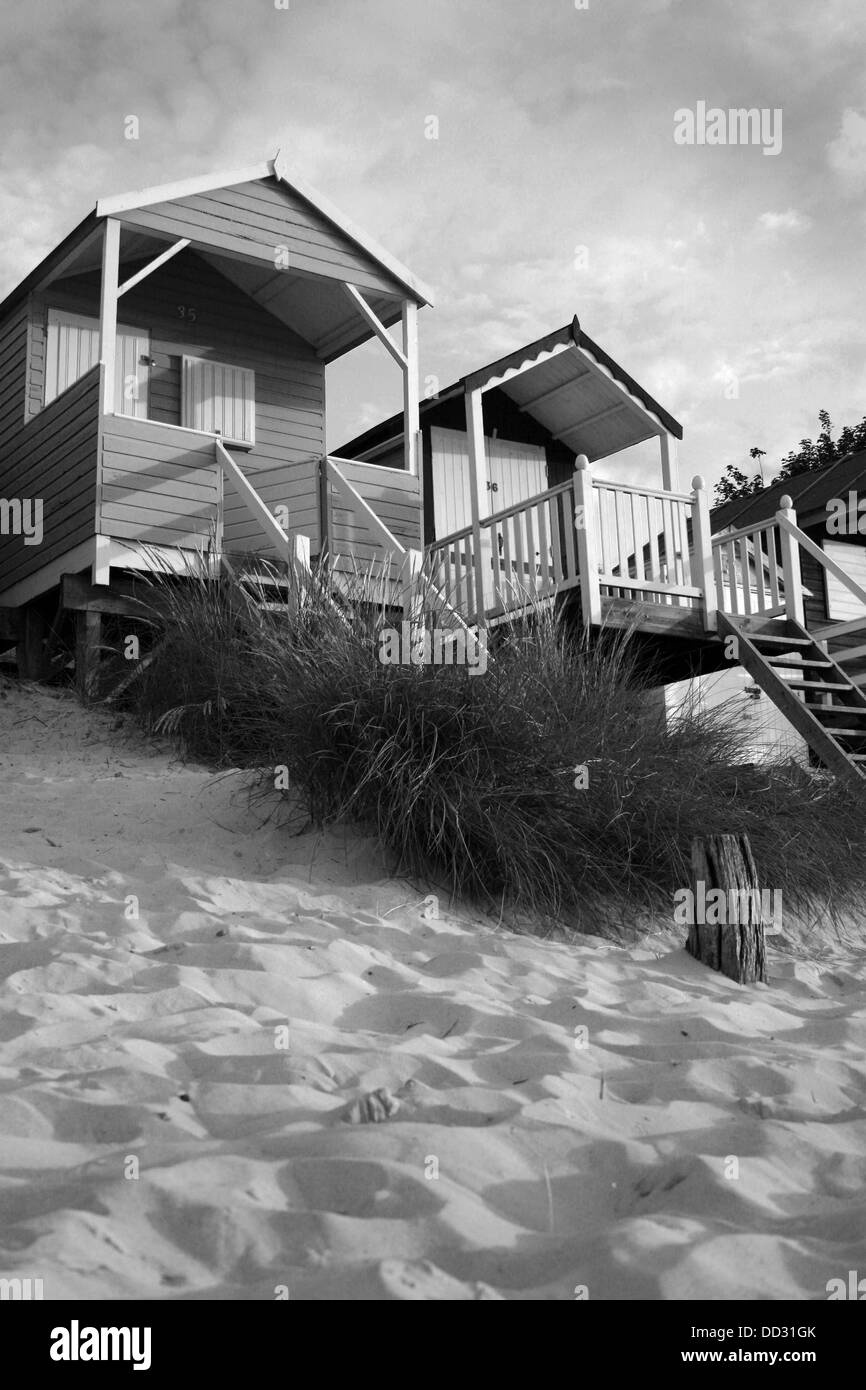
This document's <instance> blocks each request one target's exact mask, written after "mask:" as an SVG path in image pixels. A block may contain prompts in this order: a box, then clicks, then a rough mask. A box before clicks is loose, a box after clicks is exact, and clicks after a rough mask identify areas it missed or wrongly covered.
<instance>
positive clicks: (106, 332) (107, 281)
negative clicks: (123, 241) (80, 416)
mask: <svg viewBox="0 0 866 1390" xmlns="http://www.w3.org/2000/svg"><path fill="white" fill-rule="evenodd" d="M119 270H120V223H119V222H118V221H117V218H115V217H106V219H105V230H104V232H103V239H102V290H101V294H100V302H99V360H100V362H101V363H102V364H103V379H102V413H103V415H110V414H111V413H112V412H113V410H114V358H115V349H116V346H117V279H118V273H119Z"/></svg>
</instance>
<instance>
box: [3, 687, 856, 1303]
mask: <svg viewBox="0 0 866 1390" xmlns="http://www.w3.org/2000/svg"><path fill="white" fill-rule="evenodd" d="M114 723H115V721H114V719H113V717H111V716H109V715H105V714H103V713H98V714H93V713H88V712H85V711H82V710H80V709H79V708H78V707H77V706H76V705H75V704H74V702H73V701H72V699H71V698H70V697H69V696H66V695H60V694H56V693H51V692H46V691H36V690H26V689H19V688H17V687H16V686H14V685H12V684H10V683H8V682H7V683H4V682H3V680H2V678H0V749H2V752H0V771H2V780H3V797H2V813H0V967H2V968H0V979H2V985H0V990H2V993H0V1043H2V1047H0V1136H2V1138H0V1209H2V1221H0V1273H2V1274H3V1275H6V1276H9V1277H11V1276H14V1275H16V1274H18V1275H20V1276H22V1277H27V1276H29V1277H40V1278H42V1279H43V1281H44V1290H45V1297H46V1298H47V1299H50V1298H62V1297H75V1298H85V1299H102V1298H108V1297H118V1296H120V1297H123V1298H128V1299H134V1298H172V1299H177V1298H205V1299H212V1298H230V1299H236V1298H259V1299H261V1298H274V1297H275V1290H278V1289H281V1290H283V1291H284V1292H287V1293H288V1295H289V1296H290V1297H291V1298H305V1299H311V1298H313V1299H323V1298H324V1299H327V1298H334V1299H342V1298H349V1299H486V1298H490V1299H502V1298H504V1299H572V1298H574V1297H575V1289H576V1287H579V1286H585V1287H586V1289H587V1290H588V1294H589V1297H590V1299H636V1298H648V1299H658V1298H663V1299H733V1298H748V1299H780V1298H795V1299H823V1298H825V1297H826V1293H825V1285H826V1282H827V1280H828V1279H830V1278H834V1277H846V1275H847V1271H848V1270H849V1269H857V1268H861V1269H863V1268H864V1258H866V1257H864V1248H866V975H864V963H866V953H864V952H863V951H862V950H861V951H858V950H857V949H855V948H854V947H846V948H842V947H840V946H835V947H833V946H830V945H829V944H828V945H827V946H826V947H825V948H824V949H823V950H822V951H820V952H817V951H816V953H815V954H814V955H813V958H812V959H811V960H810V961H808V962H806V963H796V964H795V963H794V961H793V958H792V957H790V956H787V955H784V954H781V953H780V952H779V951H778V950H774V952H773V956H772V965H773V983H772V985H771V986H770V987H769V988H767V987H761V986H759V987H756V988H752V989H742V988H739V987H737V986H736V985H734V984H732V983H731V982H729V981H727V980H725V979H722V978H720V977H717V976H715V975H713V974H711V973H710V972H709V971H707V970H705V969H704V968H702V967H701V966H699V965H697V964H696V963H695V962H693V961H692V960H691V959H690V958H689V957H688V956H686V954H685V953H684V952H683V950H682V949H681V947H680V946H679V944H678V942H677V941H676V940H675V939H673V938H671V939H667V938H664V937H661V936H658V937H652V938H648V939H647V938H645V939H644V940H643V941H640V942H638V943H636V944H635V945H634V946H633V947H631V948H625V949H624V948H622V947H618V946H614V945H612V944H609V943H607V942H604V941H602V940H600V939H595V938H585V939H583V940H582V941H580V942H579V943H578V944H568V945H567V944H564V943H560V942H555V941H541V940H538V939H532V938H528V937H521V936H515V935H512V934H510V933H508V932H506V931H504V930H501V929H500V930H497V929H496V928H495V927H494V926H492V925H490V924H488V923H486V922H482V921H480V920H478V919H476V918H474V917H473V915H472V914H471V913H470V912H468V911H466V910H462V909H456V908H455V910H453V911H449V910H448V904H447V902H444V901H443V903H442V904H441V910H440V915H439V917H438V918H437V919H433V920H425V917H424V915H423V912H424V909H423V901H424V894H423V892H419V891H416V889H415V888H413V887H412V886H411V885H408V884H407V883H406V882H405V881H395V880H394V879H392V878H389V877H388V875H387V872H386V868H385V866H384V865H383V864H382V862H381V861H379V860H377V856H376V853H375V851H374V849H373V848H372V847H371V846H370V844H369V843H367V842H364V841H362V840H353V839H351V838H348V837H343V836H340V835H331V836H327V837H319V836H317V835H315V834H313V833H310V834H306V835H303V836H300V837H297V838H289V837H288V836H287V834H286V832H285V831H284V830H279V829H278V828H276V827H274V826H273V825H267V826H265V827H263V828H260V827H259V826H258V825H257V822H256V820H255V818H254V817H253V816H252V815H251V814H250V813H249V812H248V811H247V810H246V809H245V805H244V802H243V799H242V798H241V797H239V796H238V795H237V792H238V790H239V786H240V779H238V778H231V777H230V778H225V779H221V780H218V781H214V779H213V777H212V776H211V775H210V774H208V773H207V772H205V771H202V770H199V769H190V768H184V767H183V766H181V765H179V764H177V763H176V762H173V761H172V760H171V758H170V756H169V755H168V754H167V753H166V752H165V751H159V750H154V749H152V748H147V747H145V746H143V745H142V743H141V741H140V740H139V739H138V738H137V737H136V736H135V735H133V734H131V733H130V732H129V731H127V730H125V729H123V728H112V727H111V726H112V725H113V724H114ZM135 900H137V903H136V901H135ZM136 906H137V913H138V915H137V917H136V915H135V912H136ZM286 1028H288V1035H286V1031H285V1030H286ZM582 1029H585V1030H586V1037H585V1045H581V1044H582V1042H583V1040H584V1035H583V1034H582V1033H581V1031H580V1030H582ZM286 1044H287V1045H286ZM375 1090H381V1091H382V1092H383V1093H384V1094H383V1096H382V1097H380V1100H379V1103H378V1107H377V1106H376V1105H375V1103H374V1106H373V1108H374V1109H376V1108H378V1112H379V1114H380V1115H381V1116H382V1119H381V1122H380V1123H366V1124H363V1123H352V1122H351V1120H350V1118H349V1117H350V1115H351V1108H352V1106H353V1103H355V1102H358V1101H359V1100H360V1099H361V1098H363V1097H364V1096H365V1095H367V1094H369V1093H370V1092H372V1091H375ZM395 1102H396V1106H395ZM354 1118H355V1119H358V1107H357V1106H356V1109H355V1115H354ZM732 1158H733V1159H736V1160H737V1161H738V1165H739V1175H738V1176H730V1175H729V1174H731V1172H732V1171H733V1168H734V1165H733V1164H732V1163H731V1162H730V1159H732ZM136 1171H137V1176H136Z"/></svg>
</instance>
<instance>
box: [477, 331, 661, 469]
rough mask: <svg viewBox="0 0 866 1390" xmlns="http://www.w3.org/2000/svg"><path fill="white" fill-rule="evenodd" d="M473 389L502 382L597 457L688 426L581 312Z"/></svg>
mask: <svg viewBox="0 0 866 1390" xmlns="http://www.w3.org/2000/svg"><path fill="white" fill-rule="evenodd" d="M463 386H464V389H465V390H467V391H476V390H480V391H482V392H483V391H490V390H492V389H493V388H498V389H499V390H500V391H503V392H504V393H505V395H507V396H509V397H510V399H511V400H512V401H514V403H515V405H517V406H518V408H519V409H520V410H522V411H525V412H526V413H527V414H528V415H530V416H532V418H533V419H534V420H536V421H537V422H538V424H539V425H541V426H542V427H543V428H544V429H545V430H547V431H548V433H549V434H550V435H551V436H552V437H553V438H554V439H556V440H559V441H560V442H561V443H562V444H564V445H565V446H566V447H567V448H568V449H571V450H573V452H574V453H575V454H586V456H587V458H588V459H589V461H590V462H593V460H595V459H600V458H607V457H609V456H610V455H611V454H616V453H619V452H620V451H621V450H622V449H628V448H630V447H631V446H632V445H633V444H640V443H641V442H642V441H643V440H645V439H652V438H655V437H658V436H659V435H663V434H669V435H673V436H674V437H675V438H676V439H682V437H683V428H682V425H680V424H679V422H678V421H677V420H675V419H674V418H673V416H672V415H670V414H668V412H667V411H666V410H665V409H664V408H663V407H662V406H660V405H659V404H658V402H657V401H655V400H653V398H652V396H650V395H648V393H647V392H646V391H644V389H643V387H641V386H640V385H638V383H637V382H636V381H634V380H633V378H632V377H630V376H629V375H628V374H627V373H626V372H624V371H623V369H622V368H621V367H620V366H618V364H617V363H616V362H614V360H613V358H612V357H610V356H608V354H607V353H606V352H605V351H604V350H603V349H602V348H600V347H599V346H598V344H597V343H594V342H593V341H592V339H591V338H590V337H588V335H587V334H586V333H584V332H583V330H582V329H581V327H580V324H579V322H578V320H577V317H576V316H575V318H574V319H573V320H572V322H571V323H570V324H567V325H566V326H565V327H564V328H560V329H558V330H557V331H556V332H554V333H549V334H547V336H546V337H544V338H539V339H537V340H536V342H534V343H529V344H528V345H527V346H526V347H523V348H520V349H518V351H517V352H513V353H510V354H509V355H508V356H507V357H502V358H500V359H499V361H497V362H493V363H491V364H490V366H488V367H484V368H482V369H481V370H480V371H477V372H473V373H471V374H470V375H469V376H467V377H464V379H463Z"/></svg>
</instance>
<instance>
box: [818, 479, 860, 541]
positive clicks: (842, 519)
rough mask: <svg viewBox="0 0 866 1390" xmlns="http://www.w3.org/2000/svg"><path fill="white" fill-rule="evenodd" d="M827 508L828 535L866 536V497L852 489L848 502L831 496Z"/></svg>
mask: <svg viewBox="0 0 866 1390" xmlns="http://www.w3.org/2000/svg"><path fill="white" fill-rule="evenodd" d="M826 508H827V535H828V536H866V497H863V498H860V497H858V495H857V493H856V492H854V491H853V490H851V491H849V493H848V500H847V502H846V501H845V500H844V499H843V498H841V497H831V498H830V500H829V501H828V502H827V503H826Z"/></svg>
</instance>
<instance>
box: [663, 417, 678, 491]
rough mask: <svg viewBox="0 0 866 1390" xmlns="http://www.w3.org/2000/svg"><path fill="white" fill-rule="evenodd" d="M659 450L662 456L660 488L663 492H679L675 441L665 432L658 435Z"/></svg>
mask: <svg viewBox="0 0 866 1390" xmlns="http://www.w3.org/2000/svg"><path fill="white" fill-rule="evenodd" d="M659 449H660V450H661V456H662V487H663V488H664V490H665V492H679V490H680V475H679V468H678V466H677V441H676V440H675V439H674V437H673V435H672V434H668V433H667V431H665V433H664V434H660V435H659Z"/></svg>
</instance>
